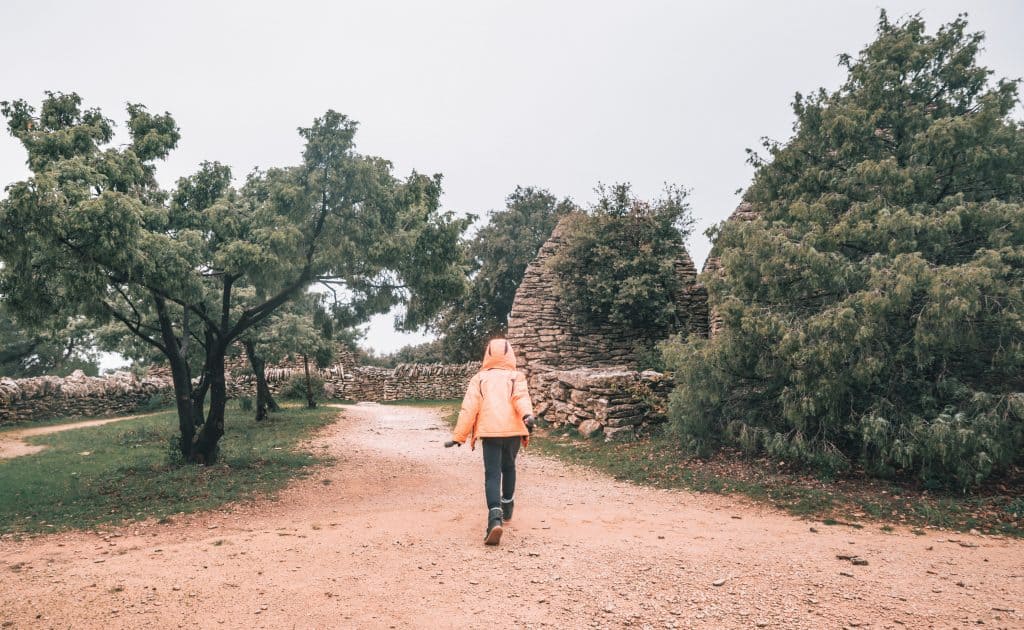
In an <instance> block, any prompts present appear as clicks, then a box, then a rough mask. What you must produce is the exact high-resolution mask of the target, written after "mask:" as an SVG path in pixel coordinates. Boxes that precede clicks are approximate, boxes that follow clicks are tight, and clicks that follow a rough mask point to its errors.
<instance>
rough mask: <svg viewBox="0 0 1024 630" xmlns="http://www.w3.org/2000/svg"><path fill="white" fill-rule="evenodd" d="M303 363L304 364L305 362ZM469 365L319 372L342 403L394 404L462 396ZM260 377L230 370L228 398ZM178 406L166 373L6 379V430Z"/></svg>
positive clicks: (273, 383) (2, 420)
mask: <svg viewBox="0 0 1024 630" xmlns="http://www.w3.org/2000/svg"><path fill="white" fill-rule="evenodd" d="M300 365H301V363H300ZM479 367H480V366H479V364H478V363H466V364H464V365H400V366H398V367H397V368H394V369H385V368H377V367H365V366H364V367H351V366H346V365H344V364H337V365H334V366H331V367H329V368H327V369H325V370H313V371H314V372H315V373H316V374H317V376H319V377H320V378H321V379H322V380H323V382H324V394H325V395H326V397H327V398H331V399H336V400H356V401H377V402H384V401H394V400H410V399H451V398H462V396H463V394H465V392H466V385H467V384H468V383H469V379H471V378H472V377H473V374H475V373H476V371H477V370H478V369H479ZM302 374H304V369H303V368H302V367H296V366H295V365H285V366H283V367H268V368H267V380H268V384H269V386H270V389H271V391H272V392H274V393H280V392H281V390H282V389H283V387H284V386H285V385H286V384H287V382H288V381H289V380H290V379H291V378H292V377H293V376H295V375H302ZM254 392H255V379H254V378H253V376H252V374H251V372H244V371H242V370H241V368H240V367H239V366H236V369H233V370H229V371H228V396H229V397H231V398H236V397H239V396H252V395H254ZM173 402H174V385H173V383H172V382H171V379H170V376H169V375H168V373H167V371H166V370H164V369H157V370H152V371H151V373H150V374H149V375H147V376H145V377H143V378H138V377H136V376H135V375H134V374H131V373H128V372H117V373H115V374H112V375H109V376H104V377H89V376H85V375H84V374H82V373H81V372H80V371H79V372H75V373H74V374H72V375H71V376H68V377H66V378H60V377H56V376H42V377H38V378H27V379H18V380H14V379H9V378H0V426H3V425H9V424H16V423H19V422H27V421H30V420H45V419H49V418H70V417H87V416H101V415H110V414H121V413H131V412H135V411H138V410H139V409H143V408H148V407H151V406H158V405H159V406H164V405H170V404H173Z"/></svg>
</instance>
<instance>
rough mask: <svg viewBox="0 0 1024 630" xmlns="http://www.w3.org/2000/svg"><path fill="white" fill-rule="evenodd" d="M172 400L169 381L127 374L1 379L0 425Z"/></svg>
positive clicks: (118, 410)
mask: <svg viewBox="0 0 1024 630" xmlns="http://www.w3.org/2000/svg"><path fill="white" fill-rule="evenodd" d="M154 396H158V397H159V404H170V403H171V402H173V401H174V387H173V385H172V383H171V380H170V379H169V378H165V377H160V376H157V377H150V376H147V377H146V378H142V379H139V378H136V377H135V376H134V375H133V374H130V373H128V372H117V373H115V374H112V375H110V376H106V377H101V378H97V377H90V376H86V375H85V374H84V373H83V372H82V371H81V370H76V371H75V372H74V373H72V374H71V375H70V376H67V377H65V378H61V377H57V376H40V377H36V378H24V379H18V380H14V379H9V378H0V425H4V424H14V423H17V422H25V421H28V420H41V419H47V418H62V417H74V416H99V415H109V414H115V413H129V412H132V411H135V410H136V409H138V408H139V407H142V406H146V405H149V404H151V403H152V399H153V397H154Z"/></svg>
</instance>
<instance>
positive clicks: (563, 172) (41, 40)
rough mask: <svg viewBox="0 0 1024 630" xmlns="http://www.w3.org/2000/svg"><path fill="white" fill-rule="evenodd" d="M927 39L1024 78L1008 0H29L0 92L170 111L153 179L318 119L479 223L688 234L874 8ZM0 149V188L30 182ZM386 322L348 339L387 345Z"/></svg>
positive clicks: (10, 9)
mask: <svg viewBox="0 0 1024 630" xmlns="http://www.w3.org/2000/svg"><path fill="white" fill-rule="evenodd" d="M881 7H885V8H886V9H887V10H888V11H889V15H890V17H891V18H898V17H900V16H904V15H908V14H912V13H918V12H920V13H921V14H922V15H923V16H924V17H925V19H926V21H927V23H928V26H929V30H930V31H932V32H933V31H934V30H935V28H937V27H938V26H939V25H940V24H942V23H945V22H948V21H950V20H952V19H953V18H955V17H956V15H957V14H958V13H959V12H962V11H965V10H967V11H968V12H969V22H970V26H971V28H972V30H982V31H984V32H985V33H986V34H987V40H986V50H985V51H984V53H983V54H982V56H981V60H982V62H983V63H984V64H986V65H988V66H989V67H991V68H992V69H994V70H995V71H996V76H997V77H998V76H1006V77H1014V78H1016V77H1021V76H1024V2H1018V1H1016V0H1005V1H998V2H997V1H988V2H985V1H968V0H960V1H959V2H947V1H930V2H926V1H924V0H917V1H910V2H904V1H899V2H884V1H879V0H867V1H839V0H836V1H821V0H816V1H803V2H798V1H786V2H765V1H763V0H761V1H753V0H751V1H748V2H723V1H718V0H716V1H710V0H708V1H706V2H701V3H697V2H682V1H677V2H669V1H664V2H654V1H649V2H648V1H643V0H630V1H625V0H623V1H619V2H604V1H600V2H599V1H595V0H587V1H573V2H569V1H546V2H545V1H523V0H518V1H516V2H497V1H488V0H473V1H458V2H455V1H445V2H440V1H439V2H425V1H422V0H420V1H412V0H410V1H405V2H385V1H361V2H344V1H338V2H321V3H315V2H299V1H291V2H257V1H251V0H250V1H246V2H213V1H211V0H205V1H201V2H191V1H176V2H159V3H157V2H141V1H133V2H87V1H82V0H80V1H75V2H70V1H69V2H47V1H42V0H32V1H20V0H15V1H11V0H5V1H4V2H3V3H2V4H0V100H9V99H14V98H24V99H27V100H29V101H30V102H32V103H36V104H38V102H39V101H40V100H41V99H42V97H43V92H44V90H53V91H65V92H70V91H75V92H78V93H79V94H80V95H82V97H83V98H84V99H85V105H86V106H88V107H97V106H98V107H100V108H102V109H103V110H104V113H105V114H106V115H107V116H108V117H111V118H113V119H115V120H116V121H118V122H119V123H123V121H124V104H125V103H126V102H138V103H143V104H145V105H146V106H148V107H149V108H150V109H151V110H152V111H157V112H163V111H169V112H171V113H172V114H173V115H174V117H175V119H176V120H177V122H178V125H179V126H180V128H181V132H182V139H181V142H180V144H179V146H178V149H177V150H176V151H174V152H173V153H172V155H171V156H170V158H169V159H168V160H167V161H166V162H165V163H163V164H160V165H159V171H158V177H159V179H160V181H161V183H163V184H164V185H166V186H171V185H172V184H173V183H174V181H175V180H176V179H177V178H178V177H181V176H183V175H186V174H189V173H191V172H192V171H194V170H195V169H196V168H197V165H198V164H199V163H200V162H202V161H203V160H218V161H221V162H224V163H226V164H229V165H231V166H232V168H233V169H234V172H235V175H236V176H238V177H242V176H244V175H245V174H246V173H247V172H248V171H249V170H250V169H252V168H253V167H255V166H259V167H263V168H266V167H269V166H278V165H288V164H294V163H296V162H297V161H298V159H299V155H300V151H301V142H300V139H299V137H298V135H297V133H296V128H297V127H299V126H307V125H309V123H310V122H311V121H312V119H313V117H315V116H317V115H319V114H322V113H323V112H324V111H325V110H327V109H336V110H338V111H340V112H343V113H346V114H348V115H349V116H351V117H352V118H354V119H356V120H358V121H360V123H361V125H360V130H359V133H358V135H357V137H356V140H357V144H358V148H359V150H360V151H361V152H363V153H368V154H375V155H380V156H383V157H386V158H388V159H390V160H392V161H393V162H394V164H395V167H396V170H397V172H398V173H399V174H402V175H404V174H407V173H408V172H409V171H410V170H411V169H413V168H415V169H416V170H418V171H420V172H426V173H435V172H439V173H442V174H443V175H444V188H445V194H444V197H443V204H444V205H445V207H446V208H448V209H451V210H454V211H457V212H474V213H477V214H485V213H486V212H487V211H488V210H494V209H500V208H501V207H503V202H504V198H505V196H506V195H508V193H509V192H511V191H512V190H513V189H514V188H515V187H516V185H524V186H527V185H532V186H540V187H544V188H547V189H549V190H550V191H551V192H552V193H554V194H556V195H558V196H569V197H572V198H573V199H574V200H575V201H576V202H577V203H580V204H583V205H586V204H588V203H590V202H591V201H593V198H594V194H593V188H594V186H595V184H597V183H598V182H607V183H611V182H618V181H629V182H632V183H633V185H634V189H635V191H636V192H637V193H639V194H640V195H641V196H653V195H655V194H657V193H658V192H659V191H660V190H661V188H662V187H663V184H664V183H665V182H671V183H676V184H681V185H684V186H686V187H688V188H690V189H692V194H691V197H690V200H691V204H692V206H693V211H694V215H695V216H696V218H697V220H698V228H697V230H696V233H695V234H694V236H693V237H692V238H691V239H690V242H689V248H690V252H691V254H692V255H693V257H694V259H695V261H696V263H697V265H698V267H699V266H700V264H701V263H702V262H703V260H704V258H705V257H706V255H707V252H708V249H709V247H710V246H709V243H708V242H707V239H706V238H705V237H704V235H703V231H704V230H705V229H706V228H707V227H708V226H710V225H712V224H714V223H717V222H719V221H721V220H722V219H724V218H725V217H726V216H728V215H729V213H730V212H731V211H732V210H733V208H734V207H735V205H736V203H737V196H736V194H735V193H736V190H737V189H739V188H742V187H744V186H746V185H747V184H748V182H749V181H750V177H751V173H752V171H751V168H750V167H749V166H748V165H747V164H746V162H745V160H746V154H745V152H744V149H746V148H748V147H751V148H756V147H757V146H758V145H759V139H760V138H761V137H762V136H769V137H772V138H776V139H785V138H787V137H788V136H789V135H790V132H791V125H792V113H791V111H790V107H789V103H790V101H791V99H792V96H793V93H794V92H795V91H802V92H808V91H811V90H814V89H816V88H818V87H820V86H824V87H826V88H830V89H832V88H835V87H837V86H838V85H839V84H840V83H841V81H842V79H843V74H842V72H841V71H840V69H839V68H838V67H837V65H836V57H837V55H838V54H839V53H843V52H849V53H856V52H857V51H859V50H860V49H861V48H862V47H863V46H864V45H865V44H867V43H868V42H869V41H871V40H872V39H873V36H874V29H875V24H876V21H877V19H878V11H879V8H881ZM24 162H25V155H24V153H23V152H22V150H21V148H20V146H19V145H18V144H17V143H16V142H15V141H14V140H13V139H12V138H10V137H9V136H7V135H3V136H2V137H0V183H2V184H3V185H7V184H8V183H10V182H13V181H16V180H18V179H21V178H23V177H24V176H25V175H26V174H27V169H26V167H25V165H24ZM424 338H426V337H424V336H423V335H399V334H397V333H394V332H393V331H392V330H391V320H390V317H382V318H378V319H377V320H375V321H374V323H373V324H372V325H371V326H370V329H369V335H368V337H367V339H366V341H365V342H364V345H366V346H368V347H372V348H374V349H376V350H377V351H379V352H389V351H392V350H394V349H396V348H397V347H399V346H401V345H404V344H406V343H412V342H417V341H419V340H421V339H424Z"/></svg>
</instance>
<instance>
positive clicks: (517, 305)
mask: <svg viewBox="0 0 1024 630" xmlns="http://www.w3.org/2000/svg"><path fill="white" fill-rule="evenodd" d="M573 220H574V217H573V216H572V215H570V216H568V217H565V218H564V219H562V221H560V222H559V224H558V225H557V226H556V227H555V229H554V231H553V232H552V234H551V238H550V239H548V241H547V242H546V243H544V245H543V246H542V247H541V248H540V251H539V252H538V254H537V257H536V258H535V259H534V260H533V262H531V263H530V264H529V265H528V266H527V268H526V273H525V274H524V275H523V281H522V282H521V283H520V285H519V289H518V290H517V291H516V296H515V299H514V300H513V302H512V312H511V314H510V315H509V319H508V339H509V341H511V342H512V345H513V346H514V347H515V349H516V355H517V358H518V361H519V367H521V368H525V369H526V370H527V371H529V370H530V369H531V367H530V366H534V365H545V366H551V367H556V368H562V367H584V366H586V367H629V368H634V369H635V368H638V367H642V365H641V363H642V357H641V355H640V353H641V352H643V349H644V348H645V347H650V346H651V344H652V343H653V342H655V341H658V340H659V339H661V338H665V337H668V336H669V335H671V334H675V333H677V332H682V333H698V334H704V335H706V334H707V331H708V323H707V322H708V311H707V294H706V292H705V290H704V287H703V286H702V285H701V284H699V283H698V282H697V270H696V268H695V267H694V265H693V261H692V260H691V259H690V256H689V254H687V253H686V250H684V249H680V250H679V255H678V257H677V258H676V261H675V267H676V273H677V274H678V275H679V277H680V278H682V280H683V286H684V291H683V294H682V295H681V296H679V300H680V301H681V302H683V308H682V311H683V312H685V313H688V314H689V318H688V321H687V322H686V323H685V324H684V326H683V328H682V329H681V330H675V331H665V332H664V334H662V335H660V337H659V338H653V339H652V338H651V337H650V334H649V333H644V332H641V331H638V330H635V329H632V328H626V327H622V326H614V325H610V324H608V325H603V326H596V327H595V326H582V325H580V324H578V323H577V322H575V321H574V320H573V318H572V315H571V313H569V311H568V309H567V308H566V307H565V306H564V305H563V304H562V303H561V302H560V300H559V299H558V295H557V293H556V290H555V287H556V286H557V283H558V279H557V276H556V274H555V272H554V271H553V270H551V269H550V267H549V263H548V261H549V260H550V259H551V257H552V256H553V255H554V254H555V252H557V251H558V248H559V247H561V245H562V243H563V238H564V234H565V231H566V230H567V228H568V226H569V222H570V221H573Z"/></svg>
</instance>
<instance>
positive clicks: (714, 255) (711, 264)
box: [701, 201, 757, 337]
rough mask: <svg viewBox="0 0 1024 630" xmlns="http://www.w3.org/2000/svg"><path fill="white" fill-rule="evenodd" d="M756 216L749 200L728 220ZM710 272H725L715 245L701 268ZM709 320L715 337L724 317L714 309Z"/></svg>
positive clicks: (748, 219) (704, 272) (710, 329)
mask: <svg viewBox="0 0 1024 630" xmlns="http://www.w3.org/2000/svg"><path fill="white" fill-rule="evenodd" d="M756 218H757V212H756V211H755V210H754V206H753V204H751V203H750V202H749V201H744V202H742V203H741V204H740V205H738V206H736V209H735V210H733V212H732V214H731V215H729V218H728V219H726V220H727V221H753V220H754V219H756ZM710 273H718V274H722V273H724V270H723V269H722V259H721V258H720V257H719V255H718V251H717V250H716V249H715V248H714V247H712V248H711V252H710V253H709V254H708V257H707V260H705V261H704V267H703V268H702V269H701V274H710ZM706 298H707V294H706V293H705V299H706ZM708 320H709V326H708V334H709V336H711V337H714V336H715V334H716V333H717V332H718V331H719V330H721V329H722V317H721V316H720V315H719V314H718V313H716V312H714V310H712V311H711V313H710V316H709V317H708Z"/></svg>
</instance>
